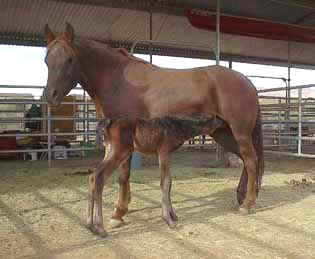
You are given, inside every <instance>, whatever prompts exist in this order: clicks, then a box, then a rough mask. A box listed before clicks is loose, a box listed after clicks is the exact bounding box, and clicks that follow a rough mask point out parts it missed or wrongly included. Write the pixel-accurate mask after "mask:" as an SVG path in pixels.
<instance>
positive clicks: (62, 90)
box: [43, 23, 80, 106]
mask: <svg viewBox="0 0 315 259" xmlns="http://www.w3.org/2000/svg"><path fill="white" fill-rule="evenodd" d="M45 39H46V42H47V54H46V58H45V62H46V64H47V67H48V79H47V85H46V88H45V90H44V92H43V95H44V97H46V100H47V101H48V103H49V104H51V105H53V106H58V105H60V103H61V101H62V100H63V98H64V97H65V96H66V95H67V94H68V93H69V92H70V90H71V89H73V88H74V87H75V86H76V85H77V83H78V80H79V76H80V63H79V59H78V57H77V51H76V48H75V46H74V44H73V41H74V30H73V28H72V26H71V25H70V24H69V23H67V24H66V30H65V31H64V32H63V33H62V34H60V35H57V36H55V35H54V33H53V32H52V31H51V30H50V29H49V27H48V25H46V26H45Z"/></svg>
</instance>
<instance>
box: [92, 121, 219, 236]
mask: <svg viewBox="0 0 315 259" xmlns="http://www.w3.org/2000/svg"><path fill="white" fill-rule="evenodd" d="M221 125H222V121H221V120H220V119H217V118H216V117H214V116H213V117H210V116H208V117H197V118H196V117H195V118H192V117H186V118H178V117H164V118H158V119H152V120H143V119H138V120H136V121H132V120H129V119H118V120H115V121H112V122H111V123H108V124H107V126H105V128H106V130H105V141H104V142H105V157H104V160H103V161H102V162H101V163H100V164H99V165H98V167H97V168H96V170H95V172H94V174H93V175H91V176H90V178H89V199H88V218H87V224H88V227H89V228H90V229H91V230H92V231H93V232H95V233H97V234H99V235H101V236H106V231H105V230H104V227H103V218H102V191H103V188H104V183H105V181H106V180H107V179H108V177H109V176H110V175H111V174H112V172H113V170H115V169H117V168H118V167H119V198H118V202H117V205H116V206H115V211H114V214H113V215H112V218H111V226H112V227H117V226H119V225H121V224H122V223H123V216H124V215H125V214H126V213H127V212H128V204H129V202H130V185H129V175H130V162H131V154H132V152H133V151H134V150H136V151H139V152H141V153H144V154H157V155H158V157H159V165H160V171H161V180H160V187H161V191H162V218H163V219H164V220H165V221H166V222H167V224H168V225H169V226H170V227H171V228H172V227H174V226H175V221H177V215H176V213H175V210H174V208H173V206H172V202H171V198H170V191H171V185H172V180H171V174H170V163H169V160H170V155H171V153H172V152H173V151H175V150H176V149H178V148H179V147H180V146H181V145H182V144H183V143H184V141H185V140H188V139H189V138H191V137H194V136H197V135H200V134H210V133H211V131H214V130H215V129H216V128H218V127H220V126H221ZM94 207H95V210H94Z"/></svg>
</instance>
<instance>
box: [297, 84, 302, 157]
mask: <svg viewBox="0 0 315 259" xmlns="http://www.w3.org/2000/svg"><path fill="white" fill-rule="evenodd" d="M298 91H299V133H298V136H299V138H298V155H299V156H300V155H301V151H302V139H301V137H302V89H299V90H298Z"/></svg>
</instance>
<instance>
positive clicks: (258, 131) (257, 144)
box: [252, 98, 265, 195]
mask: <svg viewBox="0 0 315 259" xmlns="http://www.w3.org/2000/svg"><path fill="white" fill-rule="evenodd" d="M261 124H262V123H261V112H260V105H259V102H258V98H257V118H256V125H255V128H254V130H253V133H252V138H253V145H254V148H255V151H256V155H257V178H256V193H257V195H258V191H259V189H260V187H261V183H262V177H263V174H264V169H265V163H264V147H263V134H262V125H261Z"/></svg>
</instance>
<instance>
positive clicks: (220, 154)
mask: <svg viewBox="0 0 315 259" xmlns="http://www.w3.org/2000/svg"><path fill="white" fill-rule="evenodd" d="M216 41H217V42H216V65H217V66H219V65H220V51H221V50H220V0H217V16H216ZM216 158H217V160H218V161H220V160H224V150H223V147H221V146H220V145H219V144H217V155H216Z"/></svg>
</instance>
